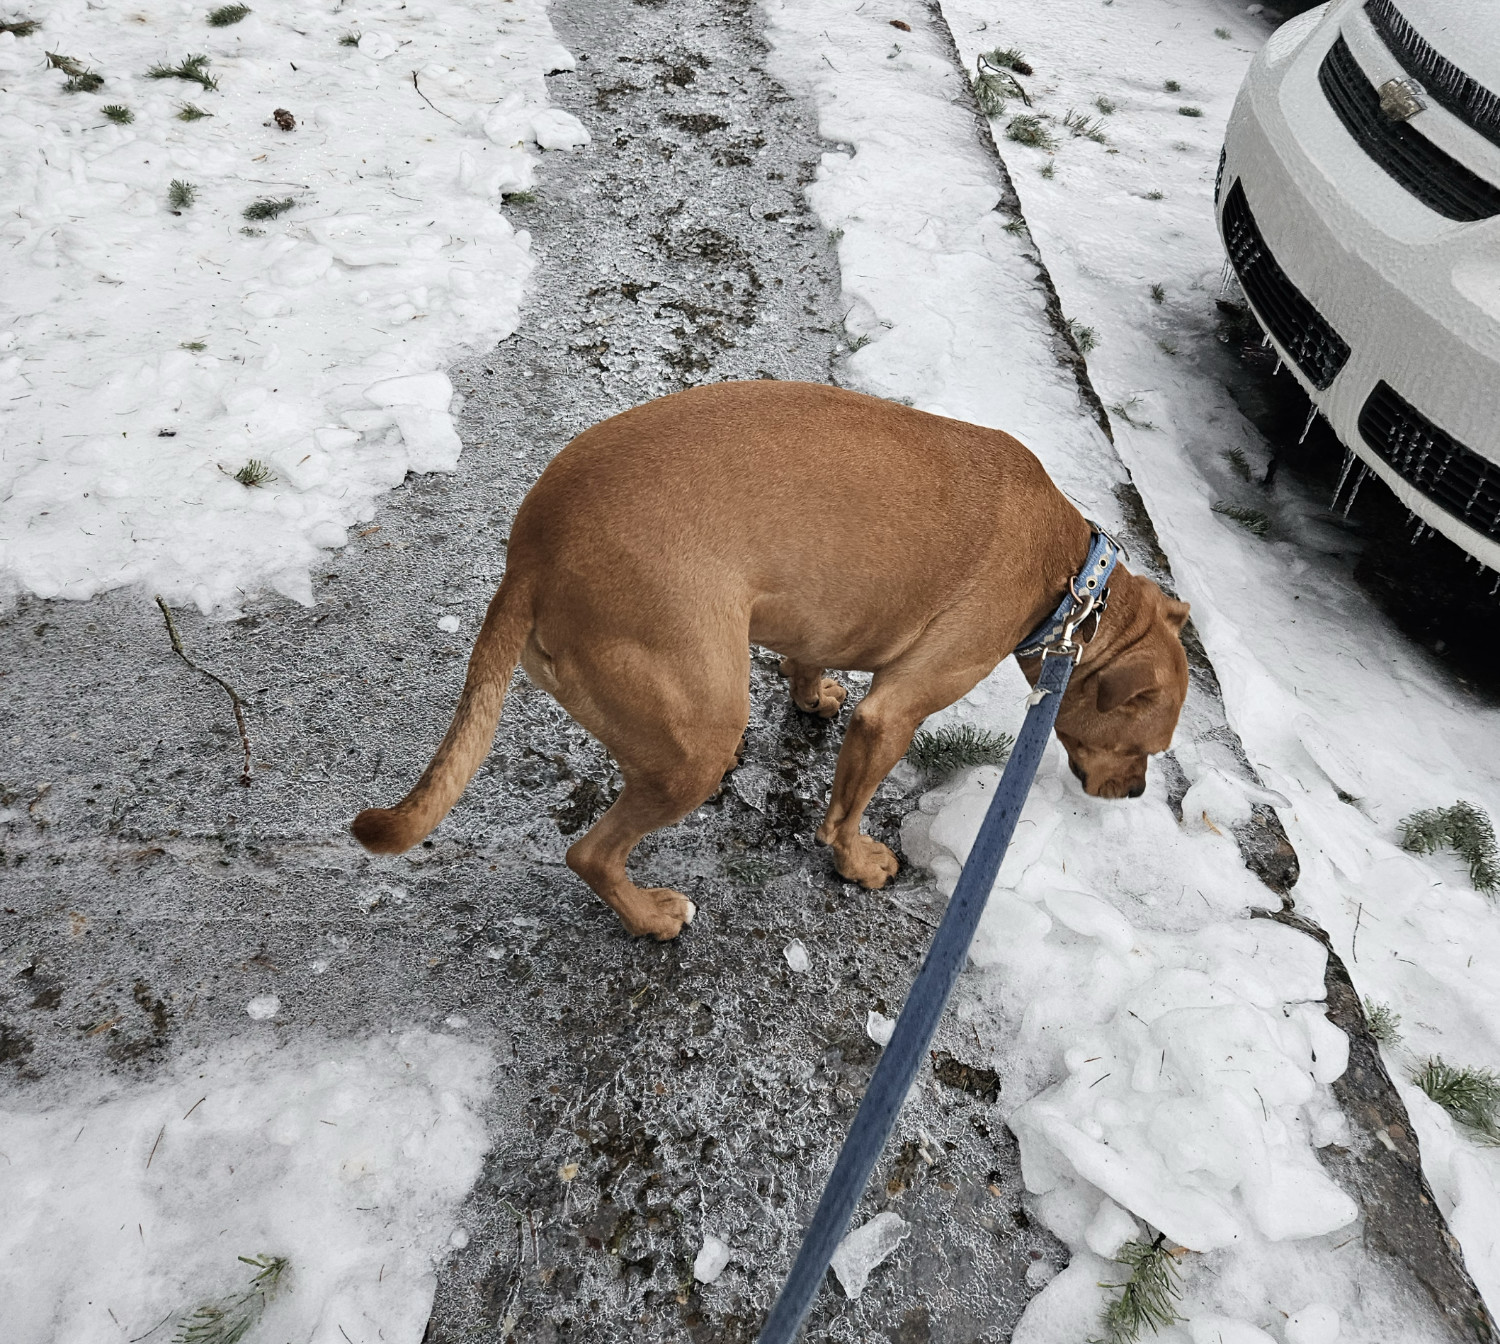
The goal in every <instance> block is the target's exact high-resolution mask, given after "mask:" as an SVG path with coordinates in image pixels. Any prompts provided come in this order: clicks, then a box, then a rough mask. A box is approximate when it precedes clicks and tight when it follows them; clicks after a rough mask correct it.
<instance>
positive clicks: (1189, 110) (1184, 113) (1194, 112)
mask: <svg viewBox="0 0 1500 1344" xmlns="http://www.w3.org/2000/svg"><path fill="white" fill-rule="evenodd" d="M1177 115H1178V116H1179V117H1201V116H1202V115H1203V109H1202V108H1201V107H1179V108H1178V109H1177Z"/></svg>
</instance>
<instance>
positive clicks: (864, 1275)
mask: <svg viewBox="0 0 1500 1344" xmlns="http://www.w3.org/2000/svg"><path fill="white" fill-rule="evenodd" d="M871 1016H872V1017H873V1016H876V1014H873V1013H872V1014H871ZM892 1025H894V1024H892ZM910 1231H911V1225H910V1224H909V1223H908V1222H907V1221H906V1219H905V1218H903V1217H902V1216H901V1215H900V1214H899V1213H892V1212H891V1211H890V1210H889V1209H887V1210H886V1211H885V1212H884V1213H877V1214H876V1215H875V1216H874V1217H873V1218H871V1219H870V1221H869V1222H868V1223H865V1224H864V1225H863V1226H861V1227H856V1228H855V1229H854V1231H852V1232H851V1233H849V1235H848V1236H847V1237H845V1238H844V1239H843V1241H841V1242H839V1248H838V1250H836V1251H835V1252H834V1253H833V1262H832V1264H833V1272H834V1273H835V1274H836V1275H838V1280H839V1283H840V1284H841V1285H842V1286H843V1289H844V1293H845V1295H846V1296H848V1297H851V1298H855V1297H858V1296H859V1295H860V1294H861V1293H862V1292H864V1290H865V1284H866V1283H868V1282H869V1280H870V1275H871V1273H873V1272H874V1270H875V1269H876V1267H877V1266H879V1265H881V1264H883V1263H884V1262H885V1261H886V1260H887V1259H888V1258H889V1257H890V1255H891V1252H892V1251H894V1250H895V1249H896V1247H898V1246H899V1245H900V1244H901V1243H902V1242H903V1241H905V1240H906V1235H907V1233H908V1232H910Z"/></svg>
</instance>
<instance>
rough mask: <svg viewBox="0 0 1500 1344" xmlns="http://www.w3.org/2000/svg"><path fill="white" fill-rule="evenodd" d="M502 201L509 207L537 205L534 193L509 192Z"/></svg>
mask: <svg viewBox="0 0 1500 1344" xmlns="http://www.w3.org/2000/svg"><path fill="white" fill-rule="evenodd" d="M501 199H502V200H503V201H504V202H505V203H506V204H507V205H534V204H536V192H534V191H507V192H506V193H505V195H504V196H502V197H501Z"/></svg>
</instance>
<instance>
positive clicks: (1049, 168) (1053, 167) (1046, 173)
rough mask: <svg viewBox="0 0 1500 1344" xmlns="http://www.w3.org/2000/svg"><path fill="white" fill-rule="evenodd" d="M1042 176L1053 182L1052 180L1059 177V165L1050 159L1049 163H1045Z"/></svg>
mask: <svg viewBox="0 0 1500 1344" xmlns="http://www.w3.org/2000/svg"><path fill="white" fill-rule="evenodd" d="M1041 174H1042V176H1043V177H1045V178H1046V179H1047V181H1049V182H1050V181H1052V179H1053V178H1054V177H1056V176H1057V164H1056V163H1054V162H1053V161H1052V160H1051V159H1048V160H1047V162H1046V163H1044V164H1043V165H1042V167H1041Z"/></svg>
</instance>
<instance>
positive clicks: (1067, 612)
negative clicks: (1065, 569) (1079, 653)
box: [1015, 523, 1125, 658]
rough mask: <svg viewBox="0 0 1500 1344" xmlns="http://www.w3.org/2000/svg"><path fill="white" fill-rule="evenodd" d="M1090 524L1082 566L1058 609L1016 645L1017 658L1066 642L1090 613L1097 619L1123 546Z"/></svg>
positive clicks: (1033, 655)
mask: <svg viewBox="0 0 1500 1344" xmlns="http://www.w3.org/2000/svg"><path fill="white" fill-rule="evenodd" d="M1089 527H1090V528H1092V529H1093V539H1092V540H1091V541H1090V542H1089V553H1088V555H1087V556H1086V557H1085V558H1084V562H1083V568H1082V569H1081V570H1079V572H1078V575H1077V577H1076V578H1074V579H1071V580H1070V581H1069V583H1068V591H1067V592H1066V593H1064V594H1063V599H1062V601H1061V602H1059V603H1058V604H1057V610H1056V611H1054V612H1053V613H1052V615H1050V616H1049V617H1047V619H1046V620H1045V621H1043V622H1042V624H1041V625H1040V626H1038V627H1037V628H1036V629H1035V630H1033V631H1032V632H1031V634H1030V635H1029V636H1027V638H1025V639H1024V640H1022V641H1021V643H1020V644H1018V645H1017V646H1016V649H1015V654H1016V657H1017V658H1034V657H1036V655H1037V654H1039V653H1043V652H1045V651H1046V650H1047V649H1048V648H1051V647H1054V646H1058V645H1060V644H1066V643H1067V642H1068V639H1067V636H1068V635H1069V629H1068V627H1069V625H1070V624H1071V623H1073V622H1075V621H1076V620H1078V619H1080V618H1081V617H1083V616H1085V615H1090V614H1092V615H1094V616H1095V617H1096V618H1097V614H1098V613H1099V612H1102V611H1103V610H1104V607H1105V604H1106V602H1107V601H1108V599H1109V576H1110V575H1111V574H1112V573H1114V568H1115V565H1116V563H1118V561H1119V559H1120V557H1121V556H1122V555H1123V554H1124V553H1125V548H1124V547H1123V546H1121V545H1120V543H1119V542H1118V541H1116V540H1115V539H1114V538H1113V537H1112V536H1110V535H1109V533H1108V532H1106V531H1105V530H1104V529H1103V528H1102V527H1100V526H1099V525H1098V524H1097V523H1090V524H1089ZM1096 628H1097V626H1096ZM1059 651H1060V652H1061V651H1063V650H1062V649H1061V648H1059ZM1070 651H1071V650H1070ZM1075 657H1076V654H1075Z"/></svg>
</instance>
